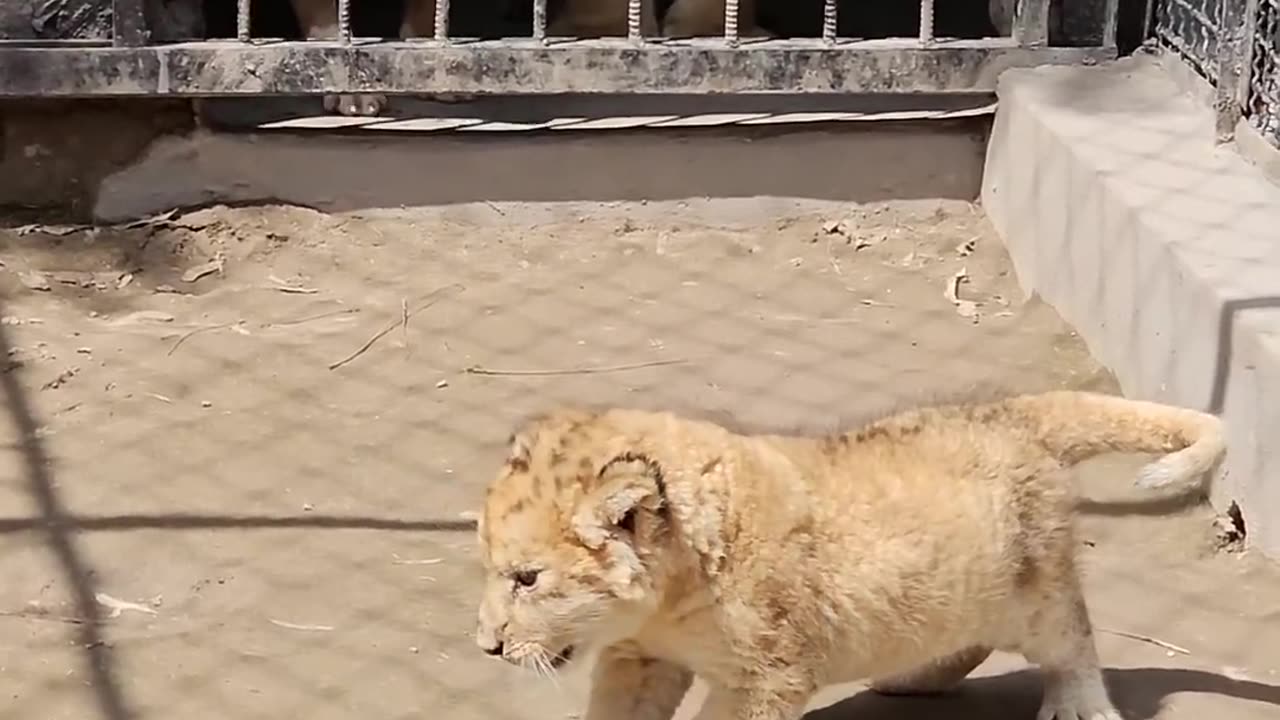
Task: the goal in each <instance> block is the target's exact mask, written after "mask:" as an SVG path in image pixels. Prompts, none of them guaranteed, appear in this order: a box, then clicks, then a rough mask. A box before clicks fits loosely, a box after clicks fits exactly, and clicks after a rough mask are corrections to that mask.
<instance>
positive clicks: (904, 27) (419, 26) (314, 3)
mask: <svg viewBox="0 0 1280 720" xmlns="http://www.w3.org/2000/svg"><path fill="white" fill-rule="evenodd" d="M148 3H149V8H150V9H149V12H148V15H149V17H151V18H152V19H153V21H161V22H162V24H165V25H169V24H172V22H169V20H171V16H173V15H174V13H175V12H176V11H177V10H181V9H183V8H186V7H188V6H189V5H193V4H195V5H202V10H203V12H201V11H199V10H197V11H195V12H194V14H193V13H186V14H187V15H193V17H194V18H200V16H203V18H200V19H202V20H203V24H205V25H207V26H208V27H209V29H210V32H209V35H210V36H214V37H228V36H233V35H234V34H235V33H234V28H235V15H234V10H235V4H234V3H230V2H227V1H226V0H202V1H201V0H148ZM1013 3H1014V0H948V1H947V2H942V3H938V5H937V7H936V14H935V28H936V33H937V35H938V36H939V37H961V38H970V37H987V36H992V35H1008V34H1009V32H1010V26H1011V23H1012V7H1013ZM823 4H824V0H740V3H739V25H738V29H739V35H741V36H743V37H752V36H757V37H763V36H777V37H817V36H819V35H821V32H822V15H823V13H822V10H823ZM157 5H158V6H159V7H157ZM532 5H533V0H465V1H464V0H455V1H454V2H453V3H451V6H450V17H449V34H450V35H451V36H453V37H478V38H484V39H496V38H501V37H514V36H526V37H527V36H528V35H530V34H531V29H532V27H531V26H532ZM838 6H839V23H838V33H839V35H840V37H850V38H883V37H914V36H915V35H916V34H917V32H918V27H919V18H920V13H919V3H918V2H917V0H887V1H886V2H880V3H865V2H857V1H855V0H839V2H838ZM1057 6H1058V4H1057V3H1056V4H1055V5H1054V7H1057ZM252 7H253V34H254V35H255V36H263V37H281V36H284V37H289V36H296V35H294V33H297V34H300V35H302V36H303V37H306V38H309V39H333V38H336V37H337V35H338V6H337V0H254V2H253V4H252ZM640 9H641V24H640V30H641V34H642V35H644V36H646V37H654V36H670V37H677V38H679V37H701V36H720V35H722V34H723V32H724V0H642V1H641V6H640ZM282 11H283V12H282ZM351 12H352V15H353V18H354V20H353V25H354V28H353V32H354V33H355V34H357V35H372V36H379V37H386V36H389V35H394V36H398V37H401V38H406V39H407V38H421V37H432V36H434V34H435V12H436V2H435V0H351ZM371 16H372V17H373V19H372V20H370V18H371ZM286 18H288V19H286ZM162 19H163V20H162ZM547 20H548V27H547V32H548V34H549V35H551V36H553V37H557V36H563V37H581V38H592V37H621V36H625V35H626V34H627V2H626V0H548V1H547ZM293 21H296V24H293V25H292V27H291V23H293ZM184 24H190V25H194V24H200V23H198V22H188V23H184ZM371 25H372V26H376V27H371ZM169 34H170V33H167V32H162V33H159V34H158V36H161V37H165V36H168V35H169ZM176 34H177V35H178V36H184V35H185V36H186V37H191V36H197V37H199V36H204V35H205V34H206V33H205V32H203V31H200V32H191V31H183V30H176ZM437 98H438V99H450V98H444V97H439V96H437ZM386 104H387V101H386V98H385V97H383V96H381V95H376V94H371V95H345V96H329V97H327V98H325V106H326V107H327V108H329V110H330V111H332V112H339V113H343V114H351V115H376V114H378V113H380V112H381V111H382V110H383V109H384V108H385V107H386Z"/></svg>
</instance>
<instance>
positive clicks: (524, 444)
mask: <svg viewBox="0 0 1280 720" xmlns="http://www.w3.org/2000/svg"><path fill="white" fill-rule="evenodd" d="M507 445H508V446H509V448H510V449H509V450H508V451H507V464H508V465H510V466H511V467H512V468H514V469H516V470H519V471H522V472H523V471H525V470H528V469H529V462H530V461H531V460H532V459H533V438H532V437H531V436H530V435H529V433H528V432H525V431H521V432H518V433H515V434H513V435H512V436H511V439H510V440H508V441H507Z"/></svg>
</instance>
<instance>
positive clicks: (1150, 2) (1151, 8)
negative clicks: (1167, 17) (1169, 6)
mask: <svg viewBox="0 0 1280 720" xmlns="http://www.w3.org/2000/svg"><path fill="white" fill-rule="evenodd" d="M1158 12H1160V0H1147V14H1146V16H1145V17H1143V18H1142V42H1144V43H1148V42H1151V40H1152V39H1153V38H1154V37H1155V36H1154V35H1153V34H1152V29H1153V28H1154V27H1156V14H1157V13H1158Z"/></svg>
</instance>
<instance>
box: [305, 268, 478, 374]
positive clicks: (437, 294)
mask: <svg viewBox="0 0 1280 720" xmlns="http://www.w3.org/2000/svg"><path fill="white" fill-rule="evenodd" d="M465 289H466V287H465V286H463V285H461V284H459V283H453V284H452V285H446V286H445V287H442V288H440V289H439V290H433V291H432V292H430V293H427V296H426V298H425V299H424V300H423V301H422V302H421V303H420V304H419V305H418V306H417V307H415V308H413V309H412V310H409V311H407V312H406V313H404V317H402V318H396V320H395V322H393V323H391V324H390V325H387V326H386V327H384V328H382V329H381V330H379V331H378V332H376V333H374V334H373V337H371V338H369V339H368V340H367V341H365V343H364V344H363V345H361V346H360V347H359V348H358V349H357V350H356V351H355V352H353V353H351V354H350V355H348V356H346V357H344V358H342V359H341V360H339V361H337V362H334V363H330V364H329V369H330V370H337V369H338V368H340V367H342V366H343V365H346V364H347V363H349V362H351V361H352V360H355V359H356V358H358V357H360V356H361V355H363V354H365V353H366V352H368V351H369V348H371V347H373V345H374V343H376V342H378V341H379V340H381V339H382V338H384V337H386V335H387V334H388V333H390V332H391V331H392V330H395V329H396V328H397V327H399V326H400V324H401V323H402V322H403V323H407V322H408V319H409V318H410V317H412V316H414V315H417V314H418V313H420V312H422V311H423V310H426V309H427V308H429V307H431V306H432V305H435V304H436V303H437V302H438V301H439V300H440V298H441V297H442V296H444V294H445V293H446V292H449V291H451V290H457V291H459V292H461V291H462V290H465Z"/></svg>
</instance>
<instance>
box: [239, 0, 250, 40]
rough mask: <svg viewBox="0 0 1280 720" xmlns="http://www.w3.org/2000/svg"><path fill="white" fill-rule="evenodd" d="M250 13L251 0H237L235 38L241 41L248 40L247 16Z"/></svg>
mask: <svg viewBox="0 0 1280 720" xmlns="http://www.w3.org/2000/svg"><path fill="white" fill-rule="evenodd" d="M252 14H253V0H238V2H237V3H236V40H239V41H240V42H243V43H247V42H249V40H250V34H249V17H250V16H251V15H252Z"/></svg>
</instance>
